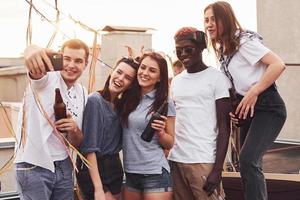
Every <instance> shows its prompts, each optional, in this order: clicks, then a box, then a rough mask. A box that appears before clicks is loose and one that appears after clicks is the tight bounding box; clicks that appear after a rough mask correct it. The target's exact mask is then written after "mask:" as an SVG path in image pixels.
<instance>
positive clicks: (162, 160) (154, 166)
mask: <svg viewBox="0 0 300 200" xmlns="http://www.w3.org/2000/svg"><path fill="white" fill-rule="evenodd" d="M154 99H155V90H154V91H151V92H149V93H148V94H146V95H144V96H143V97H142V99H141V102H140V104H139V105H138V107H137V108H136V110H134V111H133V112H132V113H130V115H129V117H128V127H126V126H123V156H124V157H123V161H124V169H125V172H127V173H137V174H161V173H162V168H165V169H166V170H168V171H170V167H169V165H168V161H167V159H166V157H165V155H164V151H163V149H162V147H161V146H160V144H159V142H158V137H157V135H154V137H153V139H152V140H151V142H145V141H144V140H142V139H141V135H142V132H143V130H144V129H145V128H146V126H147V124H148V122H149V120H150V118H151V115H148V116H147V113H148V111H149V109H150V106H151V104H152V103H153V101H154ZM146 116H147V117H146ZM168 116H175V107H174V103H173V101H172V100H170V99H169V101H168Z"/></svg>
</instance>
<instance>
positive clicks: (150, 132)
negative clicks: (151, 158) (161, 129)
mask: <svg viewBox="0 0 300 200" xmlns="http://www.w3.org/2000/svg"><path fill="white" fill-rule="evenodd" d="M167 105H168V102H167V101H164V103H163V104H162V105H161V106H160V107H159V109H158V110H157V111H156V112H155V113H154V114H153V115H152V117H151V118H150V120H149V122H148V124H147V126H146V128H145V130H144V131H143V133H142V135H141V138H142V140H144V141H146V142H150V141H151V140H152V138H153V136H154V133H155V129H153V128H152V127H151V123H152V122H153V121H154V120H157V119H162V118H161V117H160V116H161V115H163V114H164V111H165V110H166V107H167Z"/></svg>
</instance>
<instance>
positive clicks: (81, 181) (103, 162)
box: [76, 154, 123, 199]
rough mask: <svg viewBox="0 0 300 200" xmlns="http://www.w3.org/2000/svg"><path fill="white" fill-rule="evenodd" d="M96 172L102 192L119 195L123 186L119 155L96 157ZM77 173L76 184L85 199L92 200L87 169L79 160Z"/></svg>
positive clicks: (92, 195)
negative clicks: (97, 172) (98, 174)
mask: <svg viewBox="0 0 300 200" xmlns="http://www.w3.org/2000/svg"><path fill="white" fill-rule="evenodd" d="M97 164H98V170H99V173H100V178H101V181H102V187H103V190H104V192H108V191H109V192H111V193H112V194H113V195H115V194H119V193H121V187H122V184H123V168H122V163H121V160H120V157H119V154H113V155H105V156H102V157H97ZM76 165H77V168H78V169H79V172H78V173H77V174H76V178H77V182H78V185H79V188H80V190H81V192H82V193H83V196H84V197H85V199H94V185H93V181H92V179H91V177H90V173H89V169H88V168H87V166H85V165H84V164H82V161H81V160H80V158H78V159H77V162H76Z"/></svg>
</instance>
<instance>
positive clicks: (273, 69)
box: [204, 1, 286, 200]
mask: <svg viewBox="0 0 300 200" xmlns="http://www.w3.org/2000/svg"><path fill="white" fill-rule="evenodd" d="M204 25H205V30H206V32H207V33H208V35H209V37H210V42H211V44H212V47H213V49H214V51H215V53H216V55H217V57H218V59H219V60H220V63H221V69H222V70H223V72H225V74H226V75H227V76H228V78H229V79H230V80H231V82H232V84H233V86H234V88H235V90H236V92H237V93H238V94H237V96H238V98H239V100H240V102H239V104H238V106H237V108H236V109H235V110H233V112H232V113H231V117H232V119H233V121H235V122H236V123H239V121H240V120H244V123H243V125H242V126H241V131H240V133H241V145H242V149H241V153H240V170H241V176H242V182H243V186H244V195H245V198H246V200H250V199H256V200H266V199H267V190H266V184H265V178H264V175H263V171H262V157H263V154H264V153H265V152H266V151H267V149H268V147H270V145H272V144H273V142H274V140H275V139H276V137H277V135H278V134H279V132H280V130H281V128H282V126H283V124H284V122H285V119H286V109H285V104H284V102H283V100H282V99H281V97H280V95H279V93H278V91H277V88H276V85H275V81H276V80H277V78H278V77H279V76H280V74H281V73H282V72H283V71H284V69H285V65H284V63H283V61H282V60H281V59H280V58H279V57H278V56H277V55H276V54H275V53H274V52H272V51H271V50H269V49H268V48H267V47H265V46H264V45H263V44H262V38H261V37H260V36H259V35H258V34H257V33H254V32H251V31H246V30H244V29H242V28H241V26H240V24H239V22H238V21H237V19H236V17H235V15H234V12H233V10H232V8H231V6H230V4H229V3H227V2H223V1H218V2H215V3H212V4H210V5H208V6H207V7H206V8H205V9H204Z"/></svg>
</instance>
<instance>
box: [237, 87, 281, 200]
mask: <svg viewBox="0 0 300 200" xmlns="http://www.w3.org/2000/svg"><path fill="white" fill-rule="evenodd" d="M285 120H286V108H285V104H284V102H283V100H282V98H281V97H280V95H279V93H278V91H277V89H276V86H274V85H272V86H271V87H269V88H268V89H266V90H265V91H264V92H263V93H261V94H260V95H259V96H258V99H257V102H256V105H255V111H254V117H253V118H252V119H251V120H249V121H248V122H247V123H246V124H245V125H244V126H243V127H241V129H240V134H241V145H242V149H241V153H240V170H241V177H242V182H243V187H244V196H245V199H246V200H267V199H268V197H267V189H266V181H265V177H264V174H263V171H262V158H263V155H264V153H265V152H266V151H267V150H268V148H269V147H270V146H271V145H272V144H273V142H274V141H275V139H276V137H277V136H278V134H279V132H280V131H281V129H282V127H283V124H284V122H285Z"/></svg>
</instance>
